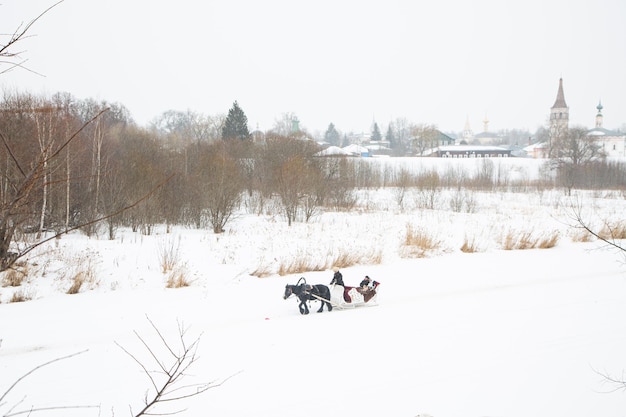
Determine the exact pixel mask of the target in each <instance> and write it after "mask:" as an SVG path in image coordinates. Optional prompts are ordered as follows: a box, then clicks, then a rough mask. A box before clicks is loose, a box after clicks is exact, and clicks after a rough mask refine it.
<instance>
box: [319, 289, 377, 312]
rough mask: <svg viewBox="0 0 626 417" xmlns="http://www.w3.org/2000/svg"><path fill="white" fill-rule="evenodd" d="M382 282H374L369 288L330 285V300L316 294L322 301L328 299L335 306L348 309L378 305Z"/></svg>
mask: <svg viewBox="0 0 626 417" xmlns="http://www.w3.org/2000/svg"><path fill="white" fill-rule="evenodd" d="M379 285H380V283H379V282H374V286H373V287H370V288H368V289H362V288H360V287H348V286H346V287H344V286H341V285H331V286H330V300H326V299H325V298H322V297H318V296H315V298H317V299H318V300H320V301H327V302H329V303H330V304H331V305H332V306H333V307H336V308H340V309H346V308H354V307H360V306H375V305H378V287H379Z"/></svg>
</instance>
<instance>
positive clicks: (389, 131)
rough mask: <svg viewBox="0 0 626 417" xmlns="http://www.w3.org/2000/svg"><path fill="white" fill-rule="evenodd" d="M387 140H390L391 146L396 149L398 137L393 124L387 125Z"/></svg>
mask: <svg viewBox="0 0 626 417" xmlns="http://www.w3.org/2000/svg"><path fill="white" fill-rule="evenodd" d="M385 140H386V141H387V142H389V147H390V148H391V149H394V148H395V147H396V137H395V136H394V135H393V129H392V128H391V124H389V126H388V127H387V133H386V134H385Z"/></svg>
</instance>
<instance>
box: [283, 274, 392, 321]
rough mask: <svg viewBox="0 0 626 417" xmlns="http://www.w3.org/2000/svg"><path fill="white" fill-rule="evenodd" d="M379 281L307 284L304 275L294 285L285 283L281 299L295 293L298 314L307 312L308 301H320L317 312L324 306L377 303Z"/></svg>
mask: <svg viewBox="0 0 626 417" xmlns="http://www.w3.org/2000/svg"><path fill="white" fill-rule="evenodd" d="M379 285H380V283H378V282H376V281H374V285H373V286H371V287H344V286H342V285H332V286H331V287H330V288H329V287H328V286H326V285H322V284H316V285H309V284H307V283H306V279H305V278H304V277H302V278H300V279H299V280H298V283H297V284H296V285H291V284H287V285H285V293H284V295H283V299H284V300H286V299H288V298H290V297H291V296H292V295H295V296H296V298H297V300H298V302H299V304H298V309H299V310H300V314H309V306H308V304H309V301H320V302H321V305H320V308H319V310H317V312H318V313H321V312H322V311H324V306H326V307H327V310H328V311H332V309H333V307H336V308H339V309H344V308H352V307H357V306H361V305H367V306H373V305H377V298H378V286H379Z"/></svg>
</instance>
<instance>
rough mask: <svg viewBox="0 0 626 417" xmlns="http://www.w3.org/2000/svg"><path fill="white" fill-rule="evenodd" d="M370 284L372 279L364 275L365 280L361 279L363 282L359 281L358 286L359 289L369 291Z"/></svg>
mask: <svg viewBox="0 0 626 417" xmlns="http://www.w3.org/2000/svg"><path fill="white" fill-rule="evenodd" d="M371 283H372V279H371V278H370V277H369V276H367V275H365V278H363V281H361V283H360V284H359V287H361V288H362V289H364V290H365V289H368V290H369V289H370V284H371Z"/></svg>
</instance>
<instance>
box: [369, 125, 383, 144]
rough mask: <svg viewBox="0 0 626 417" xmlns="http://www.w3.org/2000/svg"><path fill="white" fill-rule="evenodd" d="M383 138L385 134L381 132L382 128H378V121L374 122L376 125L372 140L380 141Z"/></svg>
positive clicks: (373, 129)
mask: <svg viewBox="0 0 626 417" xmlns="http://www.w3.org/2000/svg"><path fill="white" fill-rule="evenodd" d="M382 139H383V136H382V135H381V134H380V129H379V128H378V123H376V122H374V127H373V128H372V138H371V140H372V141H377V142H380V141H381V140H382Z"/></svg>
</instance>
